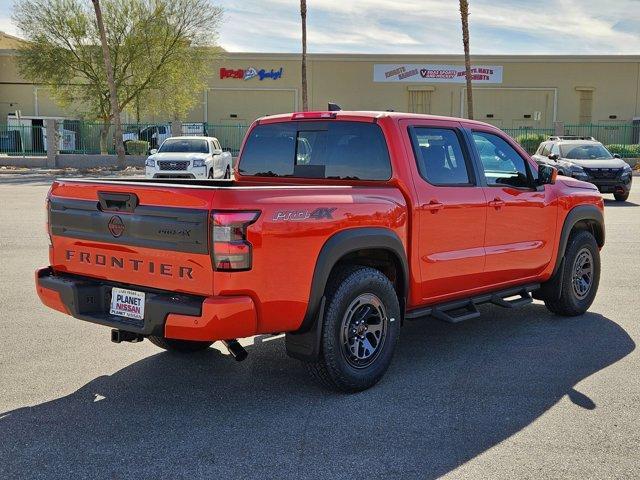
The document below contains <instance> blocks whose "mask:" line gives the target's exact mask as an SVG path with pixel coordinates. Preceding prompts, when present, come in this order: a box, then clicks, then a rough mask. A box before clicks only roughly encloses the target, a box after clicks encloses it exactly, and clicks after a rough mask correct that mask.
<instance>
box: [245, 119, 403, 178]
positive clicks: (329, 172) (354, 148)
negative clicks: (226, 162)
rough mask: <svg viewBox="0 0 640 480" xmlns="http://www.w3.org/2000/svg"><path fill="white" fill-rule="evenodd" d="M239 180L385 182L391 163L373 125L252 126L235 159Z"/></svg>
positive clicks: (302, 123)
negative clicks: (260, 178) (237, 162)
mask: <svg viewBox="0 0 640 480" xmlns="http://www.w3.org/2000/svg"><path fill="white" fill-rule="evenodd" d="M238 168H239V171H240V174H241V175H252V176H262V177H293V178H326V179H334V180H388V179H390V178H391V162H390V160H389V152H388V149H387V144H386V142H385V139H384V135H383V133H382V130H381V129H380V127H379V126H378V125H377V124H375V123H365V122H351V121H340V120H330V121H311V122H309V121H306V122H282V123H269V124H263V125H257V126H256V127H255V128H253V130H251V132H250V134H249V137H248V138H247V141H246V143H245V145H244V149H243V151H242V154H241V156H240V161H239V167H238Z"/></svg>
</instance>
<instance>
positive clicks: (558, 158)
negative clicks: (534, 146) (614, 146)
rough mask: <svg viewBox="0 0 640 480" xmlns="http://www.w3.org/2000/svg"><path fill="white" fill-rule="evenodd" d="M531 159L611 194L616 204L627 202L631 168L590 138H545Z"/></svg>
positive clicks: (631, 176)
mask: <svg viewBox="0 0 640 480" xmlns="http://www.w3.org/2000/svg"><path fill="white" fill-rule="evenodd" d="M533 159H534V160H535V161H536V162H537V163H538V164H546V165H551V166H552V167H555V168H557V169H558V173H559V174H560V175H566V176H569V177H573V178H577V179H578V180H585V181H587V182H591V183H593V184H594V185H595V186H596V187H598V190H600V192H602V193H613V196H614V197H615V199H616V200H617V201H620V202H623V201H625V200H627V198H629V192H630V191H631V183H632V179H633V173H632V170H631V167H630V166H629V165H628V164H627V163H626V162H625V161H624V160H622V159H620V156H619V155H617V154H615V155H612V154H611V152H609V150H607V148H606V147H605V146H604V145H602V143H600V142H598V141H596V140H595V139H594V138H593V137H576V136H554V137H549V140H547V141H546V142H542V143H541V144H540V146H539V147H538V150H537V151H536V153H535V154H534V155H533Z"/></svg>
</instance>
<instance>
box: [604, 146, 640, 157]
mask: <svg viewBox="0 0 640 480" xmlns="http://www.w3.org/2000/svg"><path fill="white" fill-rule="evenodd" d="M606 147H607V150H609V151H610V152H611V153H617V154H618V155H620V156H621V157H622V158H640V144H636V145H631V144H629V145H623V144H620V143H615V144H613V145H607V146H606Z"/></svg>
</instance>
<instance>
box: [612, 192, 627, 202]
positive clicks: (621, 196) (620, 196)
mask: <svg viewBox="0 0 640 480" xmlns="http://www.w3.org/2000/svg"><path fill="white" fill-rule="evenodd" d="M613 198H615V199H616V202H626V201H627V199H628V198H629V192H626V193H614V194H613Z"/></svg>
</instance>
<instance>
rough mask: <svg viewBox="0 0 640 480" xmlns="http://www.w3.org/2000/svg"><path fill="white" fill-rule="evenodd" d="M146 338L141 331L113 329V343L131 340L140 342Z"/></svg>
mask: <svg viewBox="0 0 640 480" xmlns="http://www.w3.org/2000/svg"><path fill="white" fill-rule="evenodd" d="M143 340H144V337H143V336H142V335H140V334H139V333H133V332H126V331H124V330H117V329H115V328H114V329H112V330H111V341H112V342H113V343H122V342H131V343H138V342H141V341H143Z"/></svg>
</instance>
